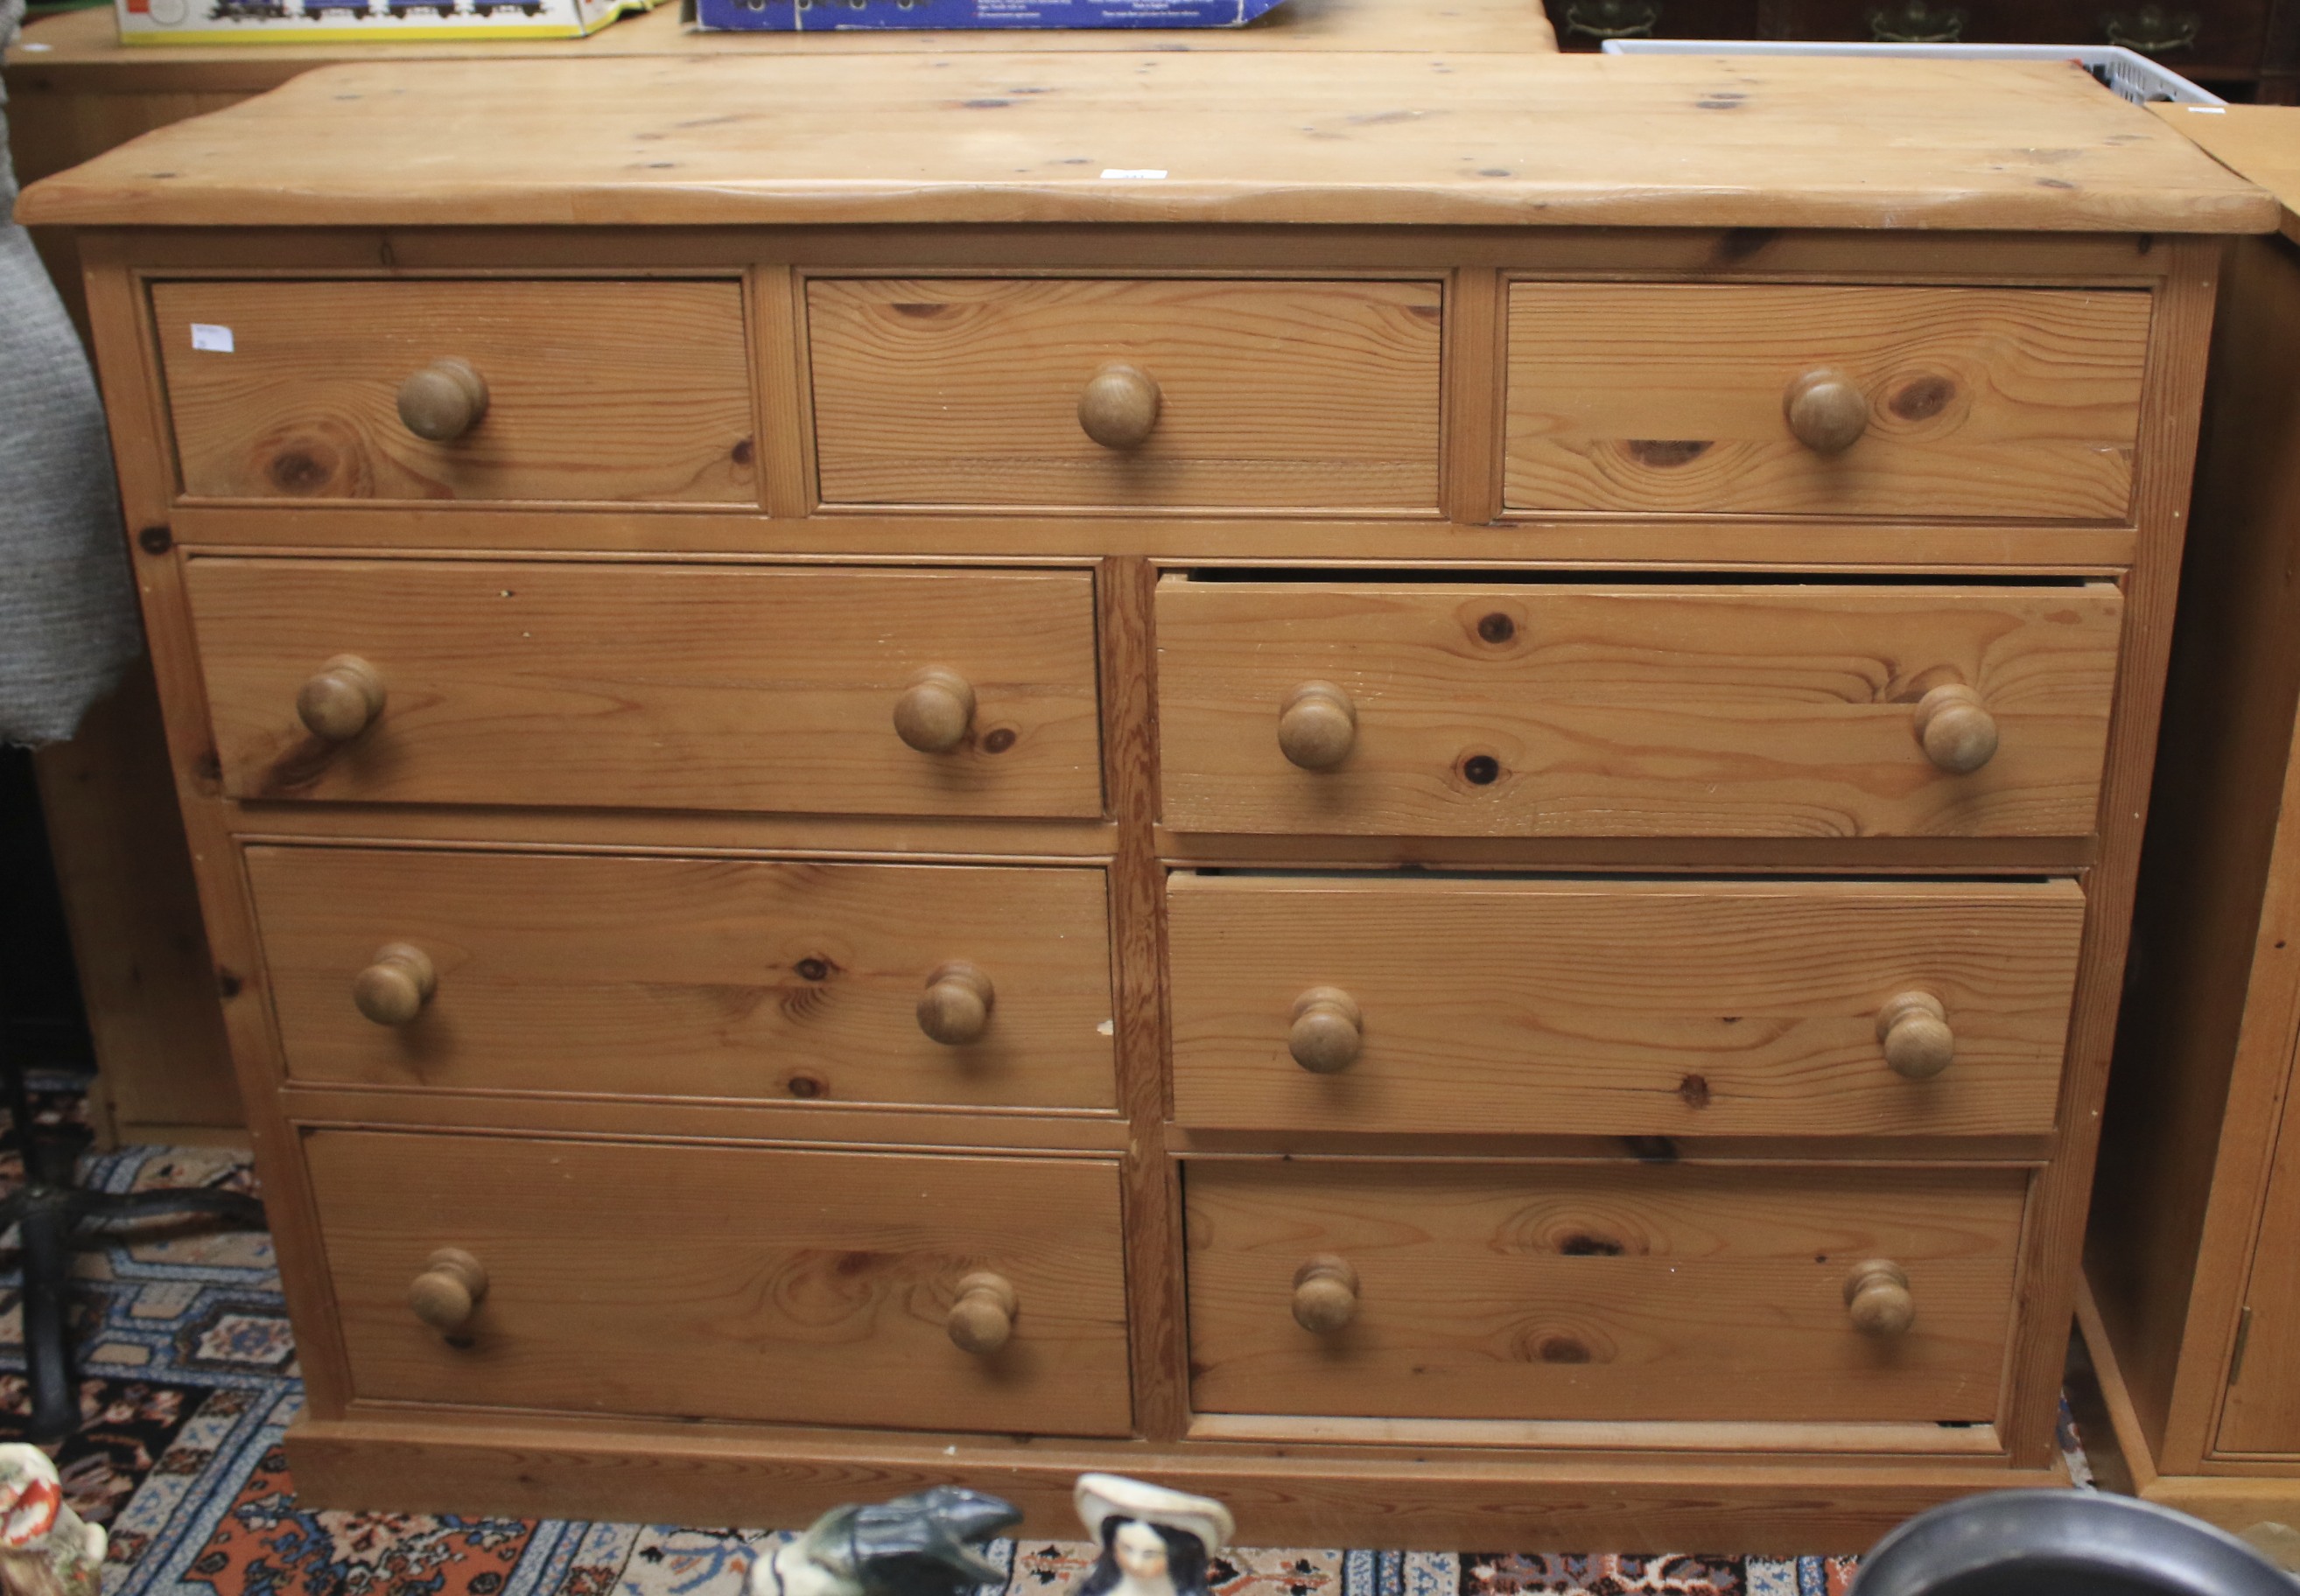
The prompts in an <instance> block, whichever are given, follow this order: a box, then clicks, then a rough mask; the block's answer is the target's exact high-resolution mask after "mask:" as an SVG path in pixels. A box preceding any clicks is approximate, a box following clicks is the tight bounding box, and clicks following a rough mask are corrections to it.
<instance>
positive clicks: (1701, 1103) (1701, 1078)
mask: <svg viewBox="0 0 2300 1596" xmlns="http://www.w3.org/2000/svg"><path fill="white" fill-rule="evenodd" d="M1677 1094H1678V1095H1679V1097H1681V1098H1683V1099H1685V1106H1686V1107H1687V1108H1688V1109H1705V1108H1707V1107H1708V1106H1709V1077H1708V1076H1705V1075H1689V1076H1686V1077H1685V1078H1684V1079H1683V1080H1681V1081H1679V1082H1678V1084H1677Z"/></svg>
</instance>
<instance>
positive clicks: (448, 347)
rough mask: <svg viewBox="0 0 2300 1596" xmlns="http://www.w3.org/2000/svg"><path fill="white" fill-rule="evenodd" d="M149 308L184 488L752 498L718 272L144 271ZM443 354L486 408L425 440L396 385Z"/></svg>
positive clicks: (430, 495) (743, 370)
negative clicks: (395, 278) (643, 277)
mask: <svg viewBox="0 0 2300 1596" xmlns="http://www.w3.org/2000/svg"><path fill="white" fill-rule="evenodd" d="M152 307H153V313H154V318H155V320H157V323H158V328H159V343H160V349H161V353H162V360H163V361H164V362H165V365H166V372H167V383H168V401H169V411H170V416H171V420H173V422H174V424H175V445H176V453H177V460H178V465H179V471H180V474H181V480H182V485H183V492H184V493H185V494H186V495H188V496H191V497H196V498H214V499H268V498H292V499H301V500H329V499H382V500H416V501H437V500H446V499H512V500H554V499H556V500H578V501H592V502H610V503H630V502H637V503H650V502H651V503H718V504H748V503H756V502H757V499H758V494H759V484H758V473H757V470H756V468H755V464H754V449H755V445H756V439H757V436H758V427H757V425H756V423H755V421H754V418H753V413H752V407H753V397H752V383H751V376H750V370H749V362H747V361H746V358H745V355H744V348H743V336H742V327H743V310H742V292H741V289H740V287H738V286H737V285H736V284H734V283H724V282H721V283H711V282H684V283H682V282H661V281H657V282H636V281H622V282H589V283H586V282H524V283H521V282H362V283H329V282H317V283H312V282H305V283H279V282H259V283H225V282H190V283H159V284H155V285H154V287H153V290H152ZM194 324H202V325H208V326H218V327H223V328H228V329H229V332H230V334H231V338H232V342H233V345H234V347H233V348H232V350H231V351H230V352H229V353H221V352H217V351H213V350H203V349H196V348H194V347H193V345H192V336H191V331H190V328H191V327H192V326H193V325H194ZM443 356H452V357H455V358H458V359H461V360H463V361H466V362H469V363H470V364H471V366H472V367H474V368H475V369H476V370H478V371H479V374H480V375H481V377H482V378H484V379H485V380H486V383H487V410H486V414H485V415H484V416H482V417H481V418H480V419H479V422H478V424H477V425H476V426H474V427H473V428H471V430H470V432H469V433H467V434H466V435H464V436H461V437H457V438H455V439H454V440H453V441H451V442H446V443H431V442H428V441H426V440H425V439H423V438H421V437H418V436H415V435H414V434H412V432H410V431H409V430H408V428H407V427H406V425H405V424H404V422H403V421H402V420H401V419H400V415H399V412H398V410H397V405H396V395H397V392H398V389H399V387H400V384H401V382H402V381H403V380H404V378H407V377H408V376H410V375H411V374H412V373H413V372H415V371H417V370H421V368H423V367H424V366H426V365H427V364H429V362H432V361H435V360H437V359H439V358H441V357H443Z"/></svg>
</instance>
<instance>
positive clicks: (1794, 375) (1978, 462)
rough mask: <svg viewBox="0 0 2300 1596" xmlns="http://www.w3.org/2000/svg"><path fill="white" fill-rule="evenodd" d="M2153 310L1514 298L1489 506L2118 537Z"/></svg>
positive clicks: (1772, 297)
mask: <svg viewBox="0 0 2300 1596" xmlns="http://www.w3.org/2000/svg"><path fill="white" fill-rule="evenodd" d="M2149 298H2150V296H2149V295H2147V294H2146V293H2144V292H2140V291H2138V290H2134V291H2104V290H2095V291H2088V290H2071V289H2057V288H2055V289H2042V288H1963V287H1945V288H1923V287H1833V286H1832V287H1811V286H1797V285H1771V284H1769V285H1754V284H1665V285H1656V284H1643V283H1528V282H1521V283H1517V284H1513V286H1512V287H1511V288H1510V291H1509V355H1508V378H1507V381H1508V385H1509V392H1508V400H1507V404H1506V412H1505V420H1504V445H1503V446H1504V468H1503V470H1504V484H1503V498H1504V503H1506V504H1507V505H1508V506H1509V508H1510V510H1511V511H1516V512H1524V513H1543V512H1572V511H1618V512H1626V513H1634V514H1644V515H1698V514H1706V513H1721V514H1744V515H1814V516H1862V517H1871V516H1873V517H1884V518H1891V519H1893V520H1949V519H1962V518H1985V519H1992V520H1993V519H2015V520H2071V521H2092V522H2121V521H2123V520H2126V518H2127V516H2128V514H2129V509H2128V506H2129V501H2130V498H2131V492H2132V457H2133V449H2134V444H2135V440H2136V438H2137V437H2138V430H2139V411H2140V385H2141V370H2142V367H2143V365H2144V363H2145V359H2146V353H2147V344H2148V318H2149Z"/></svg>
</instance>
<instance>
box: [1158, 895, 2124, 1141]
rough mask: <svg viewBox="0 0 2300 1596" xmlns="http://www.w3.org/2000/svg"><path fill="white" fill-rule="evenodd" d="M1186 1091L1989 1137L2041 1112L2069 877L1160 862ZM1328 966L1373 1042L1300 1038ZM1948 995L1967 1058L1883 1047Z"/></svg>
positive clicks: (1292, 1114)
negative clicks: (1165, 868)
mask: <svg viewBox="0 0 2300 1596" xmlns="http://www.w3.org/2000/svg"><path fill="white" fill-rule="evenodd" d="M1169 904H1170V932H1169V935H1170V941H1171V976H1170V981H1171V999H1170V1002H1171V1007H1172V1010H1173V1026H1174V1035H1173V1069H1174V1100H1175V1101H1174V1109H1175V1115H1176V1118H1178V1119H1179V1120H1180V1121H1181V1122H1183V1123H1185V1124H1188V1125H1192V1126H1208V1127H1225V1126H1227V1127H1238V1128H1248V1127H1254V1126H1298V1127H1304V1128H1317V1129H1326V1130H1356V1131H1363V1132H1380V1133H1385V1134H1395V1133H1397V1132H1402V1131H1426V1132H1446V1131H1450V1132H1488V1133H1492V1132H1512V1131H1514V1132H1521V1133H1575V1132H1586V1133H1588V1134H1592V1135H1662V1136H1671V1135H1695V1136H1698V1135H1717V1136H1730V1135H1736V1134H1748V1133H1757V1134H1768V1133H1770V1134H1774V1135H1920V1134H1938V1135H1973V1134H1978V1135H1988V1134H1992V1133H2004V1132H2019V1131H2029V1132H2038V1131H2048V1130H2050V1129H2051V1128H2052V1124H2053V1110H2054V1101H2055V1099H2056V1097H2057V1088H2058V1085H2059V1080H2060V1071H2061V1050H2062V1046H2063V1042H2064V1041H2065V1038H2066V1035H2067V1032H2068V1015H2069V995H2070V992H2071V988H2072V987H2073V985H2074V984H2075V980H2076V960H2077V943H2078V938H2079V933H2080V931H2081V928H2082V926H2083V919H2084V899H2083V895H2082V894H2080V893H2079V891H2078V890H2077V889H2076V887H2075V886H2074V885H2073V884H2071V883H2069V882H2066V881H2061V882H2053V883H2040V884H2034V885H2032V884H2028V883H2006V884H2004V885H1996V886H1989V885H1981V884H1978V883H1974V884H1962V883H1958V884H1952V883H1932V882H1926V883H1911V884H1908V885H1899V886H1894V885H1883V884H1871V883H1854V882H1826V883H1824V882H1783V883H1779V884H1772V883H1766V882H1761V881H1760V882H1748V883H1744V884H1722V883H1713V882H1686V883H1675V882H1670V883H1661V882H1634V881H1627V882H1591V881H1571V880H1565V881H1560V880H1542V879H1538V878H1526V879H1518V880H1510V879H1479V880H1475V881H1448V880H1443V879H1438V880H1416V879H1400V878H1396V877H1379V876H1377V877H1368V878H1365V879H1363V880H1353V879H1350V878H1347V877H1342V878H1338V879H1331V878H1329V879H1326V880H1317V879H1299V878H1292V877H1253V876H1215V877H1198V876H1191V875H1188V874H1182V875H1178V876H1176V877H1173V880H1172V884H1171V888H1170V891H1169ZM1326 985H1330V986H1335V987H1338V988H1340V989H1341V990H1343V991H1345V992H1346V993H1348V994H1349V995H1350V997H1351V998H1352V999H1354V1001H1355V1002H1356V1003H1357V1004H1358V1006H1359V1007H1360V1009H1361V1010H1363V1016H1364V1043H1363V1052H1361V1053H1360V1054H1359V1056H1358V1057H1357V1058H1356V1059H1355V1060H1354V1061H1353V1062H1352V1063H1350V1064H1349V1065H1348V1066H1347V1067H1346V1068H1343V1069H1341V1070H1339V1071H1338V1072H1337V1073H1335V1074H1331V1075H1317V1074H1313V1073H1312V1072H1311V1071H1309V1070H1307V1069H1304V1068H1302V1067H1301V1066H1300V1065H1299V1064H1298V1063H1296V1061H1295V1060H1294V1058H1293V1056H1292V1055H1291V1054H1290V1053H1289V1052H1288V1024H1289V1020H1290V1018H1291V1013H1292V1008H1293V1005H1294V1003H1295V1002H1296V997H1297V994H1299V993H1303V992H1304V991H1307V990H1309V989H1311V988H1313V987H1316V986H1326ZM1910 990H1915V991H1921V992H1925V993H1930V994H1932V995H1934V996H1936V997H1938V998H1939V999H1940V1000H1941V1002H1943V1004H1944V1006H1945V1007H1946V1010H1947V1011H1948V1018H1949V1024H1950V1025H1951V1027H1953V1029H1954V1035H1955V1056H1954V1060H1953V1061H1952V1062H1951V1063H1950V1064H1949V1065H1948V1067H1947V1068H1946V1069H1945V1070H1944V1071H1943V1072H1942V1073H1941V1074H1939V1075H1938V1076H1934V1077H1933V1078H1932V1079H1930V1080H1927V1081H1910V1080H1905V1079H1904V1078H1902V1077H1901V1076H1898V1075H1896V1074H1895V1073H1893V1071H1892V1070H1891V1069H1890V1068H1888V1066H1887V1064H1886V1062H1885V1059H1884V1055H1883V1053H1882V1052H1881V1050H1880V1045H1879V1039H1878V1034H1877V1025H1878V1015H1879V1010H1880V1009H1881V1008H1882V1007H1883V1006H1884V1005H1885V1004H1886V1003H1887V1002H1888V1001H1889V1000H1890V999H1891V998H1892V997H1893V996H1895V995H1896V993H1901V992H1904V991H1910Z"/></svg>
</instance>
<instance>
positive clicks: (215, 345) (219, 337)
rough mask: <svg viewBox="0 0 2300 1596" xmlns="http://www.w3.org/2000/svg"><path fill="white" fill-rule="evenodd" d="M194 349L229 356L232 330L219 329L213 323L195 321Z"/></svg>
mask: <svg viewBox="0 0 2300 1596" xmlns="http://www.w3.org/2000/svg"><path fill="white" fill-rule="evenodd" d="M192 347H193V348H195V349H212V350H214V351H215V352H216V353H218V354H229V353H231V328H228V327H218V326H217V325H216V324H215V323H214V322H212V321H195V322H193V323H192Z"/></svg>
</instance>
